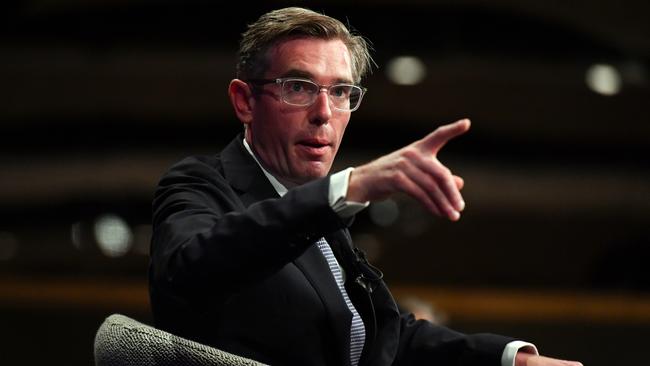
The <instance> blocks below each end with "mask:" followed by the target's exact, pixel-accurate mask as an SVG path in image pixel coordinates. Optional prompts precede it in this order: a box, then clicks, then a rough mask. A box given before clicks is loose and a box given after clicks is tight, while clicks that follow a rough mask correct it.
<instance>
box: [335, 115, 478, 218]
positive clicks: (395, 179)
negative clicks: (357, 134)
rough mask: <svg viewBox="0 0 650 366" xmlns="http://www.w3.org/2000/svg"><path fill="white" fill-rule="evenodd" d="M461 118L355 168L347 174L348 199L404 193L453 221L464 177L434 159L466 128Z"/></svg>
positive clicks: (459, 206)
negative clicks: (348, 176)
mask: <svg viewBox="0 0 650 366" xmlns="http://www.w3.org/2000/svg"><path fill="white" fill-rule="evenodd" d="M469 126H470V121H469V120H468V119H463V120H460V121H457V122H454V123H451V124H448V125H444V126H441V127H439V128H437V129H436V130H435V131H433V132H432V133H430V134H429V135H427V136H426V137H424V138H423V139H421V140H418V141H415V142H414V143H412V144H410V145H408V146H406V147H404V148H402V149H400V150H397V151H395V152H393V153H390V154H388V155H385V156H382V157H381V158H379V159H377V160H374V161H372V162H370V163H368V164H365V165H362V166H360V167H357V168H356V169H355V170H354V171H353V172H352V174H351V175H350V183H349V186H348V194H347V199H348V200H349V201H356V202H366V201H377V200H383V199H386V198H388V197H389V196H390V195H392V194H394V193H397V192H403V193H406V194H408V195H410V196H411V197H413V198H415V199H416V200H418V201H420V202H421V203H422V204H423V205H424V206H425V207H426V208H427V210H429V211H430V212H431V213H433V214H434V215H437V216H441V217H448V218H449V219H451V220H453V221H456V220H458V219H459V218H460V211H462V210H463V208H464V207H465V202H464V201H463V197H462V196H461V194H460V190H461V189H462V188H463V179H462V178H460V177H458V176H455V175H453V174H452V173H451V171H450V170H449V169H448V168H447V167H445V166H444V165H443V164H442V163H441V162H440V161H439V160H438V158H437V155H438V152H439V151H440V149H442V147H443V146H444V145H445V144H446V143H447V141H449V140H451V139H452V138H454V137H456V136H459V135H462V134H463V133H465V132H467V130H469Z"/></svg>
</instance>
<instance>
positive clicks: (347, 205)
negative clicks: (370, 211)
mask: <svg viewBox="0 0 650 366" xmlns="http://www.w3.org/2000/svg"><path fill="white" fill-rule="evenodd" d="M353 170H354V168H347V169H345V170H341V171H340V172H338V173H334V174H332V175H331V176H330V190H329V202H330V206H331V207H332V209H333V210H334V212H336V213H337V214H338V215H339V216H340V217H342V218H346V217H350V216H352V215H354V214H356V213H357V212H359V211H361V210H363V209H364V208H366V207H368V205H370V202H369V201H366V202H364V203H361V202H353V201H346V200H345V197H346V196H347V195H348V182H350V174H351V173H352V171H353Z"/></svg>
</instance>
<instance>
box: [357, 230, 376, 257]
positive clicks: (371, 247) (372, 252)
mask: <svg viewBox="0 0 650 366" xmlns="http://www.w3.org/2000/svg"><path fill="white" fill-rule="evenodd" d="M353 241H354V244H355V245H356V246H358V247H359V248H360V249H361V250H363V251H364V252H366V256H367V257H368V260H369V261H370V262H374V261H377V260H378V259H379V257H380V256H381V243H380V242H379V240H378V239H377V238H376V237H375V236H374V235H372V234H357V235H355V236H354V240H353Z"/></svg>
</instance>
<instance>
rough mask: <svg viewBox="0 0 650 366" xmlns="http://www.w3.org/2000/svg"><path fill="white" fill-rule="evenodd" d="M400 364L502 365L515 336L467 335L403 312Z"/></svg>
mask: <svg viewBox="0 0 650 366" xmlns="http://www.w3.org/2000/svg"><path fill="white" fill-rule="evenodd" d="M400 323H401V332H400V334H401V337H400V344H399V350H398V362H397V364H399V365H447V364H449V365H452V364H453V365H465V366H500V365H501V356H502V354H503V350H504V348H505V346H506V345H507V344H508V343H509V342H511V341H514V339H513V338H510V337H505V336H501V335H496V334H489V333H478V334H464V333H460V332H457V331H455V330H452V329H449V328H447V327H444V326H441V325H437V324H432V323H430V322H428V321H426V320H416V319H415V318H414V316H413V314H410V313H402V314H401V315H400Z"/></svg>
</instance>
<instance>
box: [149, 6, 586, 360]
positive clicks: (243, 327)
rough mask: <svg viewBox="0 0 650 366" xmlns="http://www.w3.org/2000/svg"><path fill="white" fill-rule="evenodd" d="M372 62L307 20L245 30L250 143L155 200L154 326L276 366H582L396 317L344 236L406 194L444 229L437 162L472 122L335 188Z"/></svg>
mask: <svg viewBox="0 0 650 366" xmlns="http://www.w3.org/2000/svg"><path fill="white" fill-rule="evenodd" d="M370 63H371V59H370V56H369V54H368V50H367V47H366V43H365V41H364V39H363V38H362V37H360V36H358V35H353V34H350V32H349V31H348V29H347V28H346V27H345V26H344V25H343V24H341V23H340V22H339V21H337V20H335V19H332V18H330V17H327V16H325V15H322V14H318V13H314V12H312V11H309V10H306V9H300V8H287V9H280V10H277V11H273V12H270V13H267V14H265V15H263V16H262V17H261V18H260V19H259V20H258V21H257V22H255V23H254V24H252V25H250V26H249V29H248V31H247V32H246V33H244V35H243V38H242V41H241V44H240V61H239V64H238V78H237V79H235V80H233V81H232V82H231V83H230V86H229V95H230V99H231V102H232V105H233V107H234V110H235V113H236V115H237V117H238V118H239V120H240V121H241V122H242V123H243V124H244V127H245V128H244V133H243V134H241V135H239V136H237V137H236V138H235V139H234V140H233V141H232V142H231V143H230V144H229V145H228V146H227V147H226V148H225V149H224V150H223V151H222V152H221V153H220V154H219V155H216V156H202V157H199V156H197V157H190V158H187V159H185V160H183V161H181V162H180V163H178V164H176V165H175V166H173V167H172V168H171V169H170V171H169V172H167V173H166V174H165V176H163V178H162V179H161V181H160V184H159V187H158V190H157V191H156V196H155V199H154V204H153V205H154V218H153V224H154V232H153V239H152V248H151V255H152V261H151V267H150V292H151V303H152V308H153V312H154V317H155V321H156V325H157V326H158V327H160V328H162V329H165V330H167V331H170V332H172V333H175V334H177V335H180V336H184V337H187V338H190V339H193V340H196V341H199V342H202V343H205V344H209V345H213V346H215V347H218V348H221V349H223V350H226V351H230V352H232V353H235V354H238V355H242V356H246V357H249V358H253V359H256V360H259V361H261V362H265V363H270V364H275V365H353V366H356V365H393V364H401V365H420V364H422V365H424V364H427V365H494V366H499V365H514V364H515V363H516V364H517V365H518V366H519V365H528V366H533V365H549V366H553V365H579V363H570V362H566V361H560V360H554V359H550V358H545V357H541V356H538V355H536V350H535V348H534V346H533V345H531V344H528V343H524V342H519V341H516V340H513V339H511V338H508V337H503V336H498V335H491V334H477V335H465V334H461V333H458V332H455V331H453V330H450V329H448V328H445V327H442V326H438V325H433V324H431V323H429V322H426V321H423V320H417V321H416V320H415V319H414V318H413V316H412V315H410V314H400V313H399V311H398V308H397V306H396V305H395V302H394V300H393V298H392V296H391V294H390V292H389V290H388V289H387V287H386V285H385V284H384V282H383V281H382V279H381V277H382V275H381V272H380V271H379V270H378V269H376V268H374V267H373V266H372V265H370V264H369V263H368V262H367V260H366V259H365V257H364V255H363V253H361V252H360V251H359V250H358V249H356V248H354V246H353V244H352V241H351V239H350V234H349V232H348V229H347V227H348V226H349V224H350V223H351V220H352V217H353V216H354V214H355V213H356V212H358V211H359V210H361V209H363V208H364V207H366V206H367V205H368V203H369V202H370V201H374V200H380V199H383V198H386V197H388V196H390V195H391V194H393V193H396V192H405V193H407V194H409V195H411V196H412V197H414V198H415V199H417V200H419V201H420V202H422V203H423V204H424V206H425V207H426V208H427V209H428V210H429V211H430V212H431V213H433V214H435V215H439V216H443V217H448V218H450V219H451V220H458V219H459V217H460V211H462V210H463V207H464V202H463V200H462V196H461V194H460V189H461V188H462V185H463V181H462V179H461V178H460V177H457V176H454V175H453V174H452V173H451V171H450V170H449V169H447V168H446V167H445V166H443V165H442V164H441V163H440V162H439V161H438V160H437V159H436V153H437V152H438V150H439V149H440V148H442V146H443V145H444V144H445V142H446V141H448V140H449V139H451V138H453V137H455V136H458V135H460V134H462V133H464V132H465V131H467V129H469V121H468V120H461V121H458V122H456V123H453V124H450V125H446V126H443V127H440V128H439V129H437V130H436V131H434V132H432V133H431V134H430V135H428V136H426V137H425V138H423V139H422V140H419V141H416V142H414V143H413V144H411V145H409V146H407V147H405V148H403V149H401V150H398V151H396V152H393V153H391V154H389V155H386V156H384V157H381V158H380V159H377V160H375V161H373V162H370V163H368V164H366V165H363V166H360V167H357V168H354V169H353V168H349V169H346V170H344V171H341V172H338V173H335V174H333V175H328V174H329V170H330V168H331V165H332V161H333V159H334V157H335V155H336V152H337V150H338V147H339V145H340V143H341V140H342V138H343V132H344V131H345V128H346V126H347V123H348V121H349V119H350V115H351V112H353V111H354V110H356V109H357V108H358V107H359V104H360V103H361V99H362V98H363V93H364V92H365V89H363V88H362V87H360V86H359V82H360V80H361V78H362V76H363V75H364V74H365V72H366V71H367V70H368V68H369V67H370Z"/></svg>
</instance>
